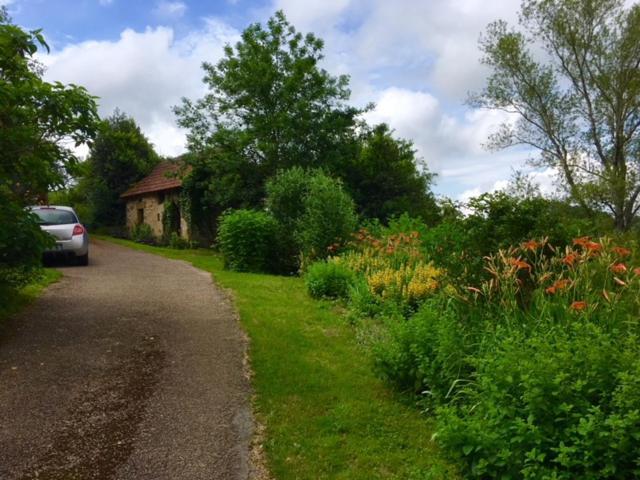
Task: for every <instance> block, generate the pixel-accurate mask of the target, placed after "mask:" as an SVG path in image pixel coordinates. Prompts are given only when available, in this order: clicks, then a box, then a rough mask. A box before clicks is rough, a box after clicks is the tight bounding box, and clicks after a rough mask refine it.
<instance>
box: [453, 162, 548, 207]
mask: <svg viewBox="0 0 640 480" xmlns="http://www.w3.org/2000/svg"><path fill="white" fill-rule="evenodd" d="M525 174H526V176H527V177H528V178H529V180H530V181H531V183H533V184H534V185H537V186H538V188H539V189H540V193H541V194H542V195H543V196H545V197H555V196H557V194H558V189H557V183H558V171H557V170H556V169H555V168H546V169H544V170H534V171H528V172H525ZM508 186H509V180H506V179H501V180H496V181H495V182H493V184H491V185H490V186H485V187H481V186H478V187H473V188H469V189H467V190H464V191H463V192H462V193H460V194H459V195H458V196H457V200H460V201H461V202H468V201H469V199H470V198H473V197H477V196H478V195H480V194H482V193H484V192H498V191H500V190H505V189H507V187H508Z"/></svg>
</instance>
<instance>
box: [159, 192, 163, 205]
mask: <svg viewBox="0 0 640 480" xmlns="http://www.w3.org/2000/svg"><path fill="white" fill-rule="evenodd" d="M158 203H164V192H163V193H159V194H158Z"/></svg>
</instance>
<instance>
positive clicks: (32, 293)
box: [0, 268, 62, 325]
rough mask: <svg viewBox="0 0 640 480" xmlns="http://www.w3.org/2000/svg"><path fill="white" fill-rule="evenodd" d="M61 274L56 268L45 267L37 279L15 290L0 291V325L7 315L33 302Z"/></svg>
mask: <svg viewBox="0 0 640 480" xmlns="http://www.w3.org/2000/svg"><path fill="white" fill-rule="evenodd" d="M61 276H62V273H61V272H59V271H58V270H54V269H52V268H45V269H43V270H42V274H41V275H40V276H39V277H38V278H37V279H35V280H34V281H33V282H32V283H30V284H29V285H27V286H25V287H23V288H21V289H20V290H18V291H17V292H6V293H3V292H0V325H1V324H2V323H3V321H4V320H6V319H7V318H8V317H9V316H11V315H14V314H15V313H17V312H19V311H20V310H21V309H23V308H24V307H26V306H27V305H28V304H30V303H31V302H33V301H34V300H35V299H36V298H37V297H38V296H39V295H40V293H41V292H42V290H44V289H45V287H47V285H49V284H51V283H53V282H55V281H57V280H58V279H59V278H60V277H61Z"/></svg>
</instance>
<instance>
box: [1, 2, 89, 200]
mask: <svg viewBox="0 0 640 480" xmlns="http://www.w3.org/2000/svg"><path fill="white" fill-rule="evenodd" d="M38 48H44V49H46V50H47V51H48V48H49V47H48V46H47V44H46V43H45V41H44V38H43V36H42V33H41V32H40V30H34V31H31V32H26V31H24V30H23V29H21V28H20V27H18V26H16V25H13V24H11V23H10V20H9V17H8V15H7V13H6V10H5V9H4V8H2V9H0V189H2V190H3V192H4V194H5V195H10V196H11V198H12V200H13V201H16V202H18V203H20V204H23V205H25V204H28V203H30V202H33V201H35V200H36V199H38V198H40V197H42V196H43V195H44V194H46V193H47V191H48V190H49V188H51V187H54V186H58V185H61V184H62V183H63V182H64V179H65V177H66V176H67V175H68V174H70V173H72V172H73V171H74V168H75V167H76V166H77V164H78V158H77V157H76V154H75V151H74V148H73V147H75V146H78V145H80V144H82V143H85V142H87V141H88V140H90V139H91V137H92V136H93V134H94V133H95V125H96V121H97V118H98V117H97V113H96V104H95V100H94V97H92V96H90V95H89V94H88V93H87V91H86V90H85V89H84V88H82V87H78V86H76V85H63V84H61V83H58V82H56V83H48V82H45V81H44V80H42V71H43V68H42V67H41V65H39V64H38V63H37V62H36V61H35V60H34V55H35V53H36V52H37V50H38Z"/></svg>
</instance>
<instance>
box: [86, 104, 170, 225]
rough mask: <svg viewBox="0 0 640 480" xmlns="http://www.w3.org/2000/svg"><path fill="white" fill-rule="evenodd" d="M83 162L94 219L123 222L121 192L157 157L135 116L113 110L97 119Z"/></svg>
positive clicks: (100, 221)
mask: <svg viewBox="0 0 640 480" xmlns="http://www.w3.org/2000/svg"><path fill="white" fill-rule="evenodd" d="M89 153H90V156H89V158H88V160H87V165H86V166H85V174H86V177H85V180H84V182H87V183H88V184H89V185H90V188H83V190H84V191H86V192H87V194H88V199H87V200H88V202H89V205H90V208H91V210H92V216H93V222H94V223H96V224H99V225H122V224H123V223H124V207H123V203H122V201H121V200H120V194H121V193H123V192H124V191H125V190H127V189H128V188H129V187H130V186H131V185H132V184H133V183H134V182H137V181H138V180H140V179H142V178H143V177H144V176H146V175H148V174H149V173H150V172H151V170H152V169H153V167H154V166H155V165H156V164H157V163H158V162H159V161H160V158H159V157H158V154H157V153H156V152H155V150H154V148H153V145H152V144H151V143H150V142H149V140H148V139H147V137H145V136H144V134H143V133H142V131H141V130H140V127H139V126H138V125H137V124H136V122H135V120H134V119H133V118H131V117H128V116H127V115H125V114H124V113H122V112H120V111H119V110H116V111H115V112H114V113H113V115H111V116H110V117H109V118H107V119H105V120H103V121H102V122H100V125H99V128H98V132H97V135H96V138H95V140H94V142H93V143H92V144H91V148H90V151H89Z"/></svg>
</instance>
